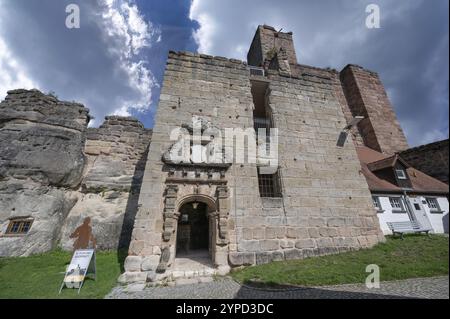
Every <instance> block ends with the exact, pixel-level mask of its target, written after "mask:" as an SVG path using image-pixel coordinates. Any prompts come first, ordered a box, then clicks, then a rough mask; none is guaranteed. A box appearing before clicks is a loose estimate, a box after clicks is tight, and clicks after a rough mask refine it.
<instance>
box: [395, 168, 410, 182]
mask: <svg viewBox="0 0 450 319" xmlns="http://www.w3.org/2000/svg"><path fill="white" fill-rule="evenodd" d="M399 173H400V174H399ZM395 175H397V178H398V179H402V180H405V179H408V177H407V176H406V171H405V170H404V169H396V170H395Z"/></svg>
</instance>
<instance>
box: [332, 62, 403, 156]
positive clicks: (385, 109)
mask: <svg viewBox="0 0 450 319" xmlns="http://www.w3.org/2000/svg"><path fill="white" fill-rule="evenodd" d="M340 79H341V83H342V88H343V91H344V94H345V97H346V99H347V104H348V107H349V109H350V112H351V114H352V115H353V116H364V117H365V119H364V120H362V121H361V122H360V123H359V125H358V129H359V134H360V135H361V137H362V140H363V142H364V144H365V145H366V146H368V147H370V148H372V149H374V150H376V151H379V152H382V153H386V154H394V153H396V152H400V151H403V150H406V149H408V147H409V146H408V142H407V141H406V138H405V134H404V133H403V130H402V128H401V127H400V124H399V122H398V120H397V116H396V115H395V112H394V109H393V108H392V105H391V103H390V102H389V98H388V96H387V94H386V91H385V89H384V86H383V83H382V82H381V80H380V78H379V76H378V74H377V73H375V72H372V71H368V70H366V69H363V68H362V67H360V66H357V65H347V66H346V67H345V68H344V69H343V70H342V71H341V72H340Z"/></svg>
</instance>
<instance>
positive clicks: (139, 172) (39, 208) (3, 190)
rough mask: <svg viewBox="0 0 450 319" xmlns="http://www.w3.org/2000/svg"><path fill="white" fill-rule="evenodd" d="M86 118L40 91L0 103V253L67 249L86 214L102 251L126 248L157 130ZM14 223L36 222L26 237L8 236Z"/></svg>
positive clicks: (81, 110) (125, 120)
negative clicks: (95, 124)
mask: <svg viewBox="0 0 450 319" xmlns="http://www.w3.org/2000/svg"><path fill="white" fill-rule="evenodd" d="M89 119H90V117H89V110H88V109H87V108H85V107H84V106H83V105H81V104H78V103H71V102H63V101H59V100H58V99H57V98H56V97H54V96H52V95H46V94H43V93H41V92H40V91H38V90H29V91H28V90H14V91H9V92H8V96H7V97H6V99H5V100H4V101H3V102H1V103H0V256H27V255H30V254H34V253H41V252H45V251H49V250H51V249H53V248H55V247H57V246H61V247H63V248H64V249H68V250H70V249H72V245H73V239H70V238H69V236H70V234H71V233H72V232H73V231H74V229H75V228H76V227H77V226H79V224H81V222H82V221H83V219H84V218H85V217H87V216H89V217H91V226H92V229H93V234H94V236H95V237H96V239H97V247H98V248H99V249H116V248H118V247H127V246H128V243H129V241H130V237H131V231H132V228H133V223H134V217H135V214H136V211H137V208H138V207H137V200H138V196H139V191H140V185H141V181H142V176H143V172H144V168H145V162H146V156H147V149H148V145H149V143H150V139H151V133H152V131H151V130H148V129H145V128H144V126H143V125H142V123H140V122H139V121H138V120H136V119H134V118H131V117H118V116H109V117H106V119H105V122H104V123H103V124H102V125H101V126H100V127H99V128H88V127H87V125H88V122H89ZM17 219H22V220H23V219H26V220H29V221H31V222H32V224H31V228H30V229H29V231H28V232H27V233H26V234H11V233H8V225H10V224H11V221H14V220H17Z"/></svg>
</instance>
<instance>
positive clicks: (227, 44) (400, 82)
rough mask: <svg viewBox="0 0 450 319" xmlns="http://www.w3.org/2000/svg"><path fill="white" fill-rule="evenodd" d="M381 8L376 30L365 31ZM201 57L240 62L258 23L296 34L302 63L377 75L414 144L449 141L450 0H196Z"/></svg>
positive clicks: (194, 9)
mask: <svg viewBox="0 0 450 319" xmlns="http://www.w3.org/2000/svg"><path fill="white" fill-rule="evenodd" d="M369 3H375V4H378V5H379V7H380V9H381V28H380V29H367V28H366V27H365V20H366V17H367V13H366V12H365V9H366V6H367V4H369ZM190 17H191V18H192V19H194V20H196V21H198V22H199V23H200V25H201V26H200V28H199V29H198V30H197V31H196V33H195V37H196V39H197V41H198V43H199V47H200V48H199V50H200V51H204V52H205V53H210V54H215V55H224V56H230V57H235V58H240V59H245V56H246V53H247V50H248V47H249V45H250V42H251V40H252V37H253V34H254V32H255V28H256V26H257V25H258V24H263V23H266V24H269V25H273V26H274V27H276V28H278V29H279V28H283V29H284V30H285V31H293V32H294V41H295V44H296V49H297V55H298V60H299V62H300V63H304V64H311V65H315V66H322V67H334V68H337V69H341V68H342V67H344V66H345V65H346V64H348V63H354V64H359V65H361V66H364V67H366V68H368V69H371V70H374V71H377V72H378V73H379V75H380V77H381V79H382V81H383V83H384V84H385V87H386V89H387V91H388V94H389V96H390V98H391V101H392V104H393V106H394V108H395V110H396V112H397V114H398V118H399V121H400V123H401V125H402V127H403V129H404V130H405V133H406V135H407V138H408V141H409V143H410V144H411V145H418V144H423V143H428V142H432V141H435V140H439V139H443V138H447V137H448V47H449V45H448V1H446V0H435V1H422V0H398V1H389V0H385V1H354V0H322V1H297V0H295V1H294V0H289V1H276V2H275V1H269V0H260V1H241V0H231V1H214V0H213V1H211V0H194V1H193V4H192V8H191V14H190Z"/></svg>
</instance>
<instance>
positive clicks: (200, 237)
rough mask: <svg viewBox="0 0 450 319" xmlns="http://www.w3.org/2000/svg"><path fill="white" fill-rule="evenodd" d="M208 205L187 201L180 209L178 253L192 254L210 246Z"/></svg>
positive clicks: (205, 249)
mask: <svg viewBox="0 0 450 319" xmlns="http://www.w3.org/2000/svg"><path fill="white" fill-rule="evenodd" d="M207 212H208V206H207V205H206V204H204V203H197V202H195V203H187V204H185V205H183V206H182V207H181V209H180V217H179V219H178V231H177V254H178V253H181V254H190V253H192V252H195V251H200V250H204V251H207V250H208V248H209V223H208V215H207Z"/></svg>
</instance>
